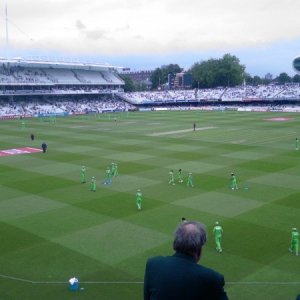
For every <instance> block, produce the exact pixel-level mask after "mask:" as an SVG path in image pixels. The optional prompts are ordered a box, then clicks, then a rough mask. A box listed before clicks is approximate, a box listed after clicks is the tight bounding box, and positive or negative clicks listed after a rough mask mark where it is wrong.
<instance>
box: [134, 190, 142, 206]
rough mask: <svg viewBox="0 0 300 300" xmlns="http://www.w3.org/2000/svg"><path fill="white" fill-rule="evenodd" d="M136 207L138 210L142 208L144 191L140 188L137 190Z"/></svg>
mask: <svg viewBox="0 0 300 300" xmlns="http://www.w3.org/2000/svg"><path fill="white" fill-rule="evenodd" d="M135 196H136V207H137V209H138V210H142V196H143V195H142V192H141V190H140V189H138V190H137V192H136V195H135Z"/></svg>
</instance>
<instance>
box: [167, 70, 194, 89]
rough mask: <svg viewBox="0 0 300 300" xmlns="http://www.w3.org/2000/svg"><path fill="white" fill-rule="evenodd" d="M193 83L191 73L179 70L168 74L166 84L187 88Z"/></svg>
mask: <svg viewBox="0 0 300 300" xmlns="http://www.w3.org/2000/svg"><path fill="white" fill-rule="evenodd" d="M192 83H193V78H192V74H190V73H186V72H181V73H176V74H169V75H168V85H169V88H170V89H172V88H174V89H187V88H191V87H192Z"/></svg>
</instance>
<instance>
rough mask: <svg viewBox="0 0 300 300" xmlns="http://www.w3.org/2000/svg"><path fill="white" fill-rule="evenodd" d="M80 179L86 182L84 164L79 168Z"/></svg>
mask: <svg viewBox="0 0 300 300" xmlns="http://www.w3.org/2000/svg"><path fill="white" fill-rule="evenodd" d="M80 181H81V183H86V168H85V166H82V168H81V170H80Z"/></svg>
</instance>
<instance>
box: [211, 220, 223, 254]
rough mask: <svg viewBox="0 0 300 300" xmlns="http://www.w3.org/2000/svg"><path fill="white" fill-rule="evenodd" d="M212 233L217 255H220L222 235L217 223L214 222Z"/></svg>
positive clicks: (221, 229) (220, 227)
mask: <svg viewBox="0 0 300 300" xmlns="http://www.w3.org/2000/svg"><path fill="white" fill-rule="evenodd" d="M213 233H214V236H215V242H216V250H217V251H218V252H219V253H222V246H221V241H222V235H223V228H222V226H221V225H220V224H219V222H216V224H215V227H214V230H213Z"/></svg>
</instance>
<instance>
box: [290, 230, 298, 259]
mask: <svg viewBox="0 0 300 300" xmlns="http://www.w3.org/2000/svg"><path fill="white" fill-rule="evenodd" d="M289 250H290V252H291V253H293V254H295V255H297V256H298V255H299V232H298V231H297V228H292V238H291V247H290V249H289Z"/></svg>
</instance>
